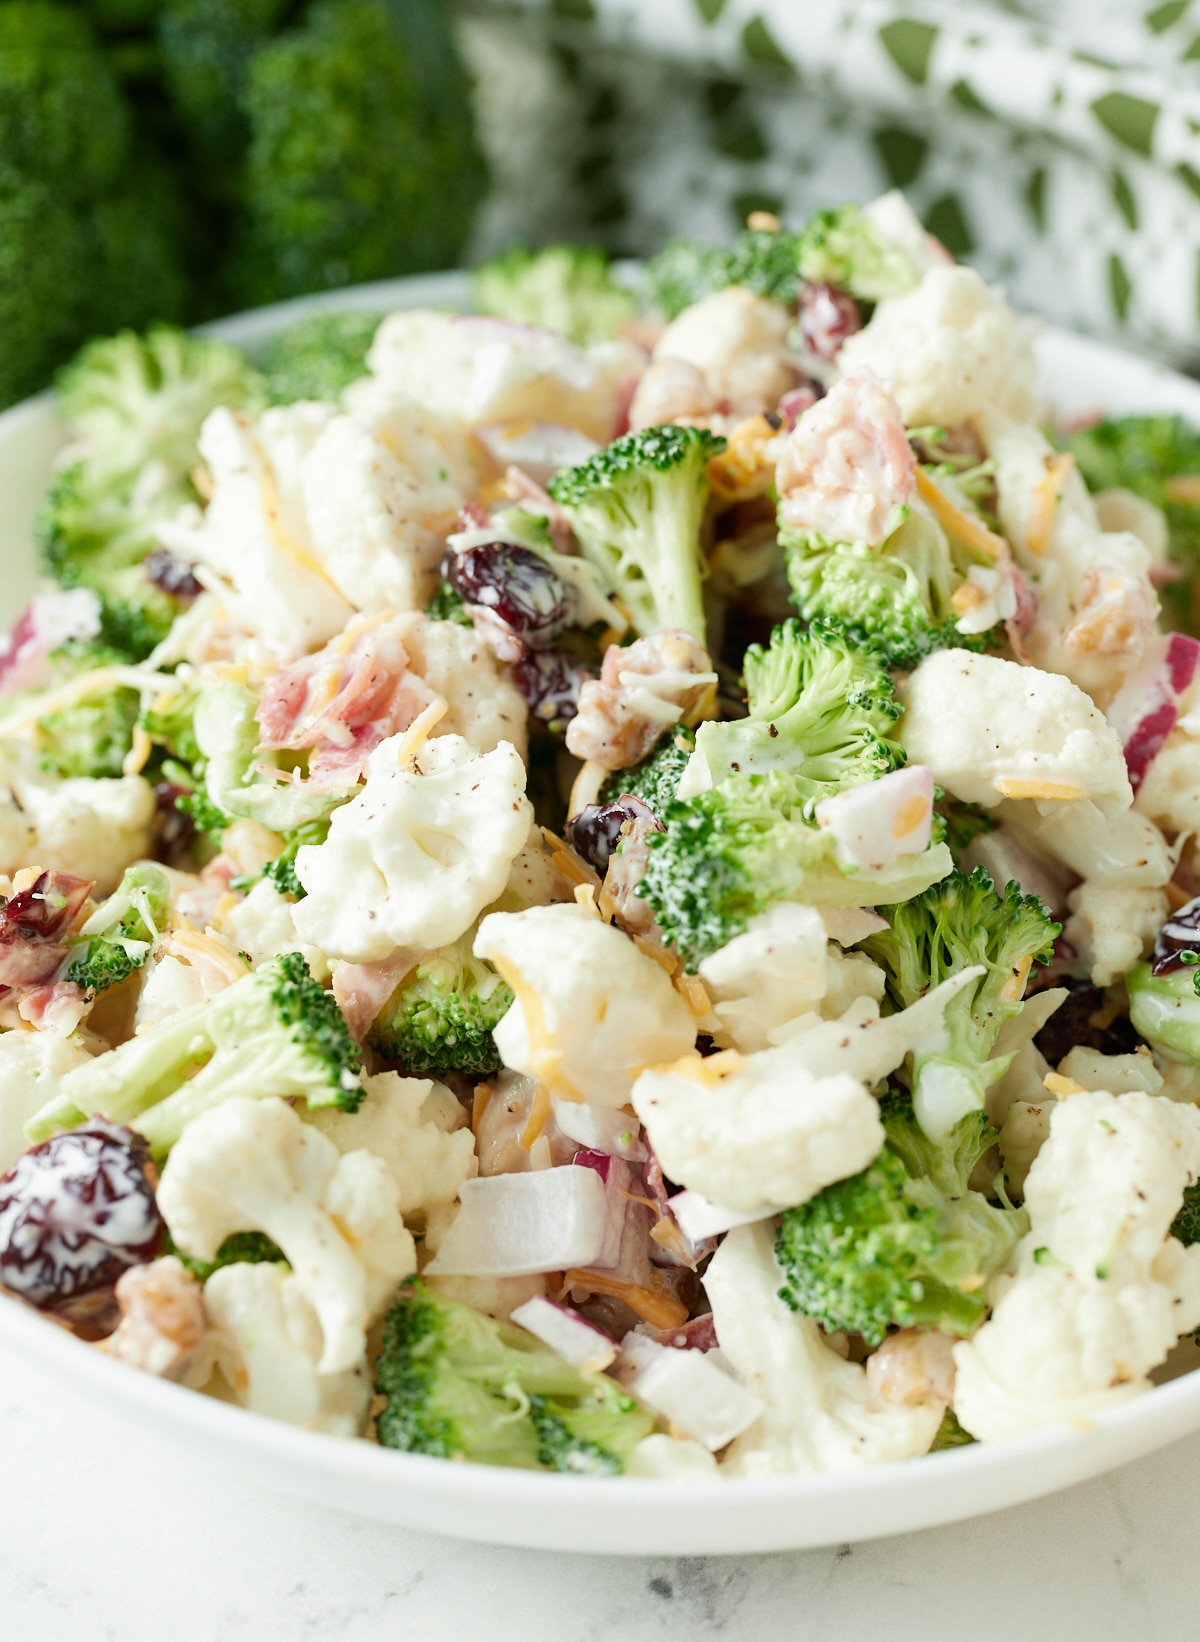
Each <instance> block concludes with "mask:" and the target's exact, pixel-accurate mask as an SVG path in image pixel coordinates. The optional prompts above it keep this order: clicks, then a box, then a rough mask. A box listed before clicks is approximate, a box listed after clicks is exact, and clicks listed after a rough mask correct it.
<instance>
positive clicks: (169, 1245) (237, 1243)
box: [163, 1231, 287, 1283]
mask: <svg viewBox="0 0 1200 1642" xmlns="http://www.w3.org/2000/svg"><path fill="white" fill-rule="evenodd" d="M163 1253H164V1254H173V1255H174V1256H175V1258H176V1260H178V1261H179V1262H180V1263H181V1264H182V1265H184V1266H186V1267H187V1269H188V1271H190V1272H191V1274H192V1276H193V1277H194V1278H195V1279H196V1281H197V1282H198V1283H207V1282H208V1280H209V1278H210V1277H211V1276H212V1274H213V1272H214V1271H220V1270H221V1267H222V1266H240V1265H273V1266H287V1258H286V1256H285V1255H284V1252H283V1250H282V1249H281V1248H280V1247H279V1246H278V1244H276V1243H272V1241H271V1239H270V1238H269V1237H268V1236H267V1234H266V1232H260V1231H243V1232H231V1233H230V1235H229V1236H228V1237H227V1238H226V1239H225V1241H224V1242H223V1243H222V1244H221V1247H220V1248H219V1249H218V1250H217V1256H216V1259H215V1260H197V1258H196V1256H195V1255H194V1254H185V1253H184V1252H183V1250H182V1249H181V1248H177V1247H176V1245H175V1239H174V1238H173V1237H172V1236H171V1234H170V1232H166V1233H165V1234H164V1236H163Z"/></svg>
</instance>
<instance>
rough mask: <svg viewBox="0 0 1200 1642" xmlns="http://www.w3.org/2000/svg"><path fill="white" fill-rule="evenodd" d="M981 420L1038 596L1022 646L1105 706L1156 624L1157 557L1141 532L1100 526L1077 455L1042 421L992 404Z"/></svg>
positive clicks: (1005, 522)
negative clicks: (1057, 445)
mask: <svg viewBox="0 0 1200 1642" xmlns="http://www.w3.org/2000/svg"><path fill="white" fill-rule="evenodd" d="M977 426H978V431H979V432H980V434H981V435H982V437H983V441H984V446H985V448H986V450H987V453H988V456H989V458H990V459H991V461H992V462H993V464H994V466H995V470H996V489H997V496H998V510H999V515H1000V522H1001V525H1002V526H1003V528H1004V533H1005V535H1006V536H1007V537H1008V539H1009V541H1010V542H1011V543H1012V546H1013V552H1014V554H1015V557H1016V560H1017V562H1018V564H1019V565H1020V566H1021V568H1022V569H1023V570H1024V571H1025V572H1026V574H1027V575H1028V577H1029V579H1030V582H1031V583H1032V584H1033V590H1034V593H1035V601H1034V610H1033V615H1032V620H1031V622H1030V623H1029V625H1028V626H1027V628H1026V630H1025V632H1024V634H1023V637H1022V641H1021V642H1022V646H1023V652H1024V654H1025V656H1026V657H1027V658H1028V659H1029V660H1030V661H1031V662H1033V664H1034V665H1035V666H1037V667H1041V668H1044V669H1045V670H1046V671H1048V672H1055V673H1064V674H1065V675H1066V676H1067V677H1068V678H1070V679H1072V680H1074V682H1075V683H1076V684H1078V685H1079V686H1080V688H1081V689H1084V690H1086V691H1088V693H1089V694H1090V695H1092V696H1094V697H1095V698H1096V699H1097V700H1098V701H1100V702H1101V703H1102V704H1103V703H1106V702H1107V701H1108V700H1109V698H1110V697H1111V696H1112V695H1113V694H1114V693H1115V691H1116V690H1117V689H1118V688H1119V687H1120V684H1121V682H1122V679H1123V678H1124V676H1125V675H1126V674H1127V673H1129V672H1130V671H1131V670H1132V669H1133V668H1134V667H1135V666H1136V665H1137V663H1138V661H1139V659H1140V658H1141V656H1142V653H1143V651H1144V649H1145V646H1146V643H1147V641H1148V640H1149V638H1150V637H1151V636H1152V634H1153V633H1154V631H1155V622H1156V618H1157V614H1158V596H1157V594H1156V593H1155V591H1154V587H1153V585H1152V583H1151V580H1150V571H1151V568H1152V566H1153V564H1154V554H1153V552H1152V551H1151V549H1149V548H1148V547H1147V546H1146V544H1145V542H1144V541H1143V539H1142V537H1141V536H1140V534H1139V533H1137V532H1135V531H1131V530H1128V529H1121V530H1116V529H1108V528H1105V527H1104V526H1102V524H1101V521H1100V518H1099V517H1098V514H1097V510H1096V505H1095V503H1094V501H1093V499H1092V497H1091V496H1090V495H1089V494H1088V491H1087V487H1086V486H1085V484H1084V482H1083V480H1082V478H1081V477H1080V475H1079V473H1078V472H1077V470H1076V468H1075V466H1074V463H1073V461H1072V459H1071V457H1070V456H1067V455H1064V454H1063V453H1062V452H1060V451H1056V450H1054V449H1053V447H1052V446H1051V445H1050V444H1049V443H1048V441H1047V440H1046V439H1045V438H1044V436H1043V435H1042V433H1041V432H1040V431H1039V430H1038V429H1037V428H1035V427H1030V426H1028V425H1026V424H1024V423H1020V422H1014V421H1012V420H1010V419H1009V418H1007V417H1005V416H1002V415H997V414H995V413H994V412H992V411H988V412H986V413H985V414H983V415H981V416H980V417H979V419H978V424H977ZM1108 516H1109V517H1111V513H1110V514H1109V515H1108Z"/></svg>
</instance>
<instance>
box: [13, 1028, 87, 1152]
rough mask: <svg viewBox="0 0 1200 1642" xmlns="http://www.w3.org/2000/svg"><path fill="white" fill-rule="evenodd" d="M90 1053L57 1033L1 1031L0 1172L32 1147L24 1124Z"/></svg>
mask: <svg viewBox="0 0 1200 1642" xmlns="http://www.w3.org/2000/svg"><path fill="white" fill-rule="evenodd" d="M90 1059H91V1056H90V1055H89V1054H88V1052H87V1050H86V1049H85V1048H84V1047H83V1045H82V1044H81V1043H80V1042H79V1041H78V1039H77V1038H64V1037H61V1036H60V1035H59V1034H58V1033H57V1032H25V1031H21V1030H19V1029H18V1030H16V1031H12V1032H0V1174H4V1173H5V1171H6V1170H8V1169H11V1168H12V1166H13V1164H14V1163H15V1162H16V1161H17V1159H18V1158H19V1157H20V1156H21V1154H22V1153H23V1152H25V1151H28V1149H29V1142H28V1141H27V1140H26V1139H25V1123H26V1120H27V1119H28V1118H31V1117H32V1116H33V1114H34V1113H35V1112H36V1111H37V1110H38V1108H39V1107H41V1106H44V1105H45V1104H46V1102H47V1100H49V1099H50V1098H51V1096H52V1095H53V1093H54V1088H55V1084H56V1083H57V1080H58V1079H59V1078H61V1077H62V1076H63V1075H64V1074H65V1073H67V1072H70V1071H73V1070H74V1068H75V1067H76V1066H82V1065H83V1063H84V1061H86V1060H90Z"/></svg>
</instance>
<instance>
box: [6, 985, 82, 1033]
mask: <svg viewBox="0 0 1200 1642" xmlns="http://www.w3.org/2000/svg"><path fill="white" fill-rule="evenodd" d="M91 1007H92V1005H91V1002H90V1000H89V999H88V998H86V997H85V996H84V994H83V992H82V991H81V989H80V988H79V987H78V986H76V985H75V982H74V981H52V982H50V983H49V984H48V985H46V986H35V987H34V988H33V990H32V991H30V992H26V993H25V995H24V997H22V999H21V1001H20V1003H19V1004H18V1005H17V1014H18V1015H20V1017H21V1019H22V1020H23V1021H28V1023H29V1025H30V1026H32V1027H33V1028H34V1030H35V1031H37V1032H57V1033H58V1034H59V1036H60V1037H64V1038H65V1037H69V1036H70V1034H71V1033H72V1032H73V1031H74V1030H75V1028H76V1027H77V1026H78V1025H79V1023H80V1021H81V1020H83V1018H84V1016H85V1015H87V1014H88V1012H89V1011H90V1010H91Z"/></svg>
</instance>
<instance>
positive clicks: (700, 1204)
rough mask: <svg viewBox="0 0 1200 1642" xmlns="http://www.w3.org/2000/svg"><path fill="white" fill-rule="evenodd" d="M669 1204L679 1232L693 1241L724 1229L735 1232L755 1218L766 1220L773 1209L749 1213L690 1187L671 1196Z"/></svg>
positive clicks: (697, 1241) (755, 1210)
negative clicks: (728, 1205) (732, 1207)
mask: <svg viewBox="0 0 1200 1642" xmlns="http://www.w3.org/2000/svg"><path fill="white" fill-rule="evenodd" d="M670 1206H671V1213H672V1214H673V1215H674V1216H675V1219H676V1222H677V1223H678V1226H679V1229H680V1231H681V1232H682V1233H683V1235H684V1236H685V1237H686V1238H688V1239H689V1241H691V1242H692V1243H701V1242H703V1241H704V1239H705V1238H708V1237H717V1236H718V1235H719V1234H720V1233H721V1232H727V1231H732V1230H733V1228H734V1227H735V1226H750V1225H753V1224H754V1222H755V1221H756V1220H765V1219H766V1218H767V1217H768V1215H769V1214H770V1213H771V1210H770V1209H752V1210H751V1211H750V1213H749V1214H747V1213H746V1212H745V1211H744V1210H742V1209H731V1208H728V1207H727V1206H726V1205H725V1204H724V1203H714V1202H713V1201H712V1200H711V1198H707V1197H704V1196H703V1195H702V1194H701V1193H700V1192H693V1191H690V1190H685V1191H682V1192H676V1193H675V1195H674V1197H672V1198H671V1199H670Z"/></svg>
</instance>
